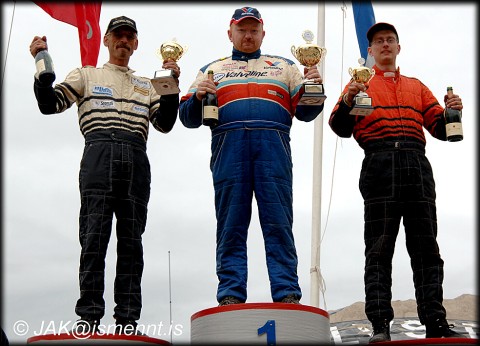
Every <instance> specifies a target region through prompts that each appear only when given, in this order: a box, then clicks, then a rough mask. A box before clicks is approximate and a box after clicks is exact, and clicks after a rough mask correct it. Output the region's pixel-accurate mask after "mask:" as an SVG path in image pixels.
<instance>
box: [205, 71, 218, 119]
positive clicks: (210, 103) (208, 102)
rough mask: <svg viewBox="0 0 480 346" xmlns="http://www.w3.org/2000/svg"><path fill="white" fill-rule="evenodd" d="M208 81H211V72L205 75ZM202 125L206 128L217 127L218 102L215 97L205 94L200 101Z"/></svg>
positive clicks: (214, 95)
mask: <svg viewBox="0 0 480 346" xmlns="http://www.w3.org/2000/svg"><path fill="white" fill-rule="evenodd" d="M207 76H208V79H210V80H211V81H213V71H212V70H209V71H208V73H207ZM202 123H203V125H206V126H211V127H215V126H217V125H218V101H217V95H216V94H211V93H206V94H205V97H204V98H203V100H202Z"/></svg>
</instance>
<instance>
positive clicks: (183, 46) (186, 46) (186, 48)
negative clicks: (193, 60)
mask: <svg viewBox="0 0 480 346" xmlns="http://www.w3.org/2000/svg"><path fill="white" fill-rule="evenodd" d="M182 48H183V53H182V56H183V54H185V53H186V52H187V51H188V45H186V44H185V45H182Z"/></svg>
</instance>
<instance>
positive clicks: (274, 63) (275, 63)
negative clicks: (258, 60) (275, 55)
mask: <svg viewBox="0 0 480 346" xmlns="http://www.w3.org/2000/svg"><path fill="white" fill-rule="evenodd" d="M265 63H267V64H268V66H277V65H278V64H280V61H275V62H271V61H268V60H265Z"/></svg>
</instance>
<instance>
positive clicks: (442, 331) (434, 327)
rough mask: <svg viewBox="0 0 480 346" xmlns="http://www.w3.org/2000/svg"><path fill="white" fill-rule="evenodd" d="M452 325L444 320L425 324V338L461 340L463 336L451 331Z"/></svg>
mask: <svg viewBox="0 0 480 346" xmlns="http://www.w3.org/2000/svg"><path fill="white" fill-rule="evenodd" d="M453 327H454V325H453V324H448V323H447V321H446V320H445V319H438V320H435V321H433V322H429V323H425V329H426V331H427V333H426V336H425V337H426V338H463V337H464V336H463V335H462V334H460V333H457V332H456V331H453V330H452V328H453Z"/></svg>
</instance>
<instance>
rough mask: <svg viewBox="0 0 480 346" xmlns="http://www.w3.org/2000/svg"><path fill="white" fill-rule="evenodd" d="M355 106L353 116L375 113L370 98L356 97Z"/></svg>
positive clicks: (351, 112) (352, 111)
mask: <svg viewBox="0 0 480 346" xmlns="http://www.w3.org/2000/svg"><path fill="white" fill-rule="evenodd" d="M354 101H355V106H354V107H353V109H352V110H351V111H350V114H351V115H370V114H372V112H373V107H372V99H371V98H370V97H358V96H357V97H355V100H354Z"/></svg>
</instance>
